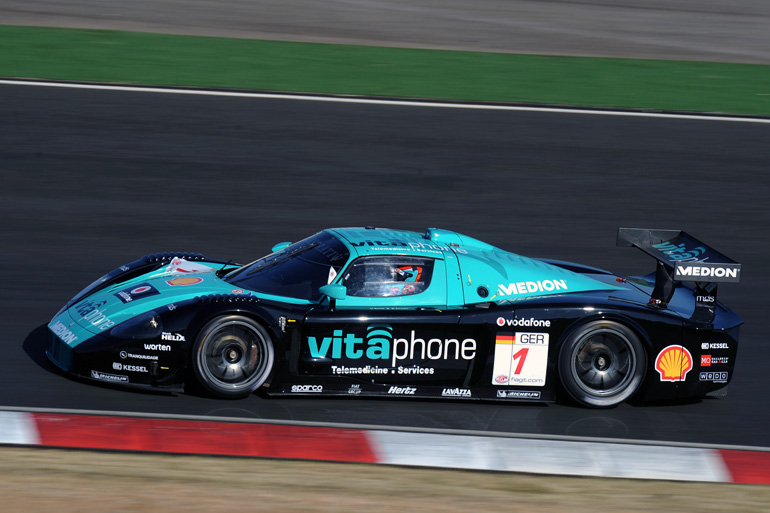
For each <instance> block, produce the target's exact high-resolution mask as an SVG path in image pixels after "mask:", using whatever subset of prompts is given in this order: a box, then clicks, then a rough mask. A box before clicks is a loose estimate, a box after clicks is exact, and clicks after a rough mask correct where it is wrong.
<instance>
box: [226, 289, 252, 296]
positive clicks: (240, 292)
mask: <svg viewBox="0 0 770 513" xmlns="http://www.w3.org/2000/svg"><path fill="white" fill-rule="evenodd" d="M230 294H235V295H236V296H250V295H251V294H252V293H251V291H250V290H248V291H247V290H243V289H233V290H231V291H230Z"/></svg>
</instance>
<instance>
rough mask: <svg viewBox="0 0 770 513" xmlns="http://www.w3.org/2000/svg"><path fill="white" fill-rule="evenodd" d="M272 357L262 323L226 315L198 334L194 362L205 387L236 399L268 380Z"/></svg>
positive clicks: (267, 336) (221, 395) (270, 346)
mask: <svg viewBox="0 0 770 513" xmlns="http://www.w3.org/2000/svg"><path fill="white" fill-rule="evenodd" d="M273 359H274V351H273V344H272V341H271V340H270V335H268V333H267V331H266V330H265V329H264V328H263V327H262V326H260V325H259V324H258V323H257V322H256V321H254V320H252V319H250V318H248V317H243V316H240V315H224V316H221V317H217V318H216V319H214V320H212V321H211V322H209V323H208V324H206V326H204V328H203V329H202V330H201V332H200V333H199V334H198V337H197V338H196V340H195V346H194V348H193V358H192V360H193V362H192V363H193V367H194V368H195V374H196V376H197V377H198V380H199V381H200V383H201V384H202V385H203V386H204V388H205V389H206V390H208V391H209V392H211V393H212V394H214V395H217V396H219V397H225V398H231V399H235V398H240V397H246V396H248V395H249V394H250V393H252V392H253V391H255V390H256V389H257V388H259V387H260V386H261V385H262V384H263V383H264V382H265V380H267V377H268V375H269V374H270V370H271V369H272V367H273Z"/></svg>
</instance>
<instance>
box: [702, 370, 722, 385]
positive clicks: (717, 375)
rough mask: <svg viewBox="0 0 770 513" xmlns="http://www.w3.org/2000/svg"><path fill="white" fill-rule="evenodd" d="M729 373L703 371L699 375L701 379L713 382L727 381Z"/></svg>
mask: <svg viewBox="0 0 770 513" xmlns="http://www.w3.org/2000/svg"><path fill="white" fill-rule="evenodd" d="M728 376H729V373H727V372H701V373H700V374H699V375H698V379H699V380H700V381H709V382H711V383H727V378H728Z"/></svg>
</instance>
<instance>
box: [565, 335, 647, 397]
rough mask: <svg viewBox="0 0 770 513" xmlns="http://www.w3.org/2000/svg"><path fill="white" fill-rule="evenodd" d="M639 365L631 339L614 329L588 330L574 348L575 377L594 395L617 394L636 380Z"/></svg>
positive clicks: (580, 385)
mask: <svg viewBox="0 0 770 513" xmlns="http://www.w3.org/2000/svg"><path fill="white" fill-rule="evenodd" d="M636 366H637V356H636V352H635V351H634V347H633V345H632V344H631V341H629V339H628V338H627V337H626V336H625V335H623V334H622V333H619V332H617V331H615V330H612V329H600V330H596V331H592V332H591V333H588V334H587V335H585V336H584V337H583V338H582V339H580V340H579V341H578V343H577V344H575V347H574V349H573V351H572V366H571V370H572V376H573V378H574V381H575V383H576V384H577V385H578V386H579V387H580V388H581V389H583V391H585V392H587V393H589V394H591V395H593V396H599V397H605V396H614V395H615V394H617V393H618V392H621V391H622V390H624V389H625V388H627V387H628V386H629V385H630V384H631V382H632V381H633V380H634V376H635V374H636Z"/></svg>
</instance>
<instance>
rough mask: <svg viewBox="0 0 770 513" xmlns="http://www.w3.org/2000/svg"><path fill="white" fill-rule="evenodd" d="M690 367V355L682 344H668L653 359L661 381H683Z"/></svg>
mask: <svg viewBox="0 0 770 513" xmlns="http://www.w3.org/2000/svg"><path fill="white" fill-rule="evenodd" d="M692 367H693V365H692V355H691V354H690V351H688V350H687V348H685V347H682V346H668V347H667V348H665V349H663V351H661V352H660V353H658V357H657V358H656V359H655V370H656V371H658V373H659V374H660V380H661V381H684V380H685V377H687V373H688V372H690V371H691V370H692Z"/></svg>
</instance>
